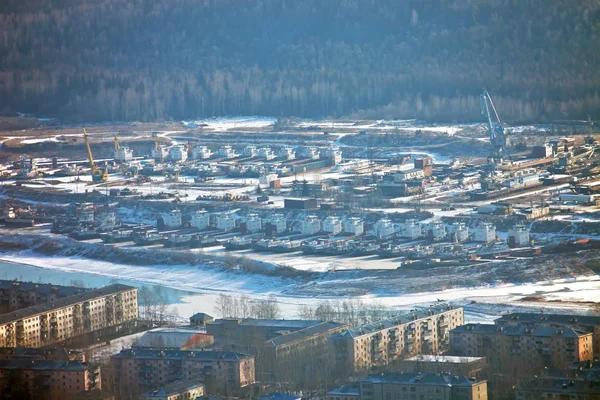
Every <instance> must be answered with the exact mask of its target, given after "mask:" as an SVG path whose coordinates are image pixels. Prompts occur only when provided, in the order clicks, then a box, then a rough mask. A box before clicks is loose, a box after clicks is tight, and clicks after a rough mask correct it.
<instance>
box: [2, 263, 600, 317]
mask: <svg viewBox="0 0 600 400" xmlns="http://www.w3.org/2000/svg"><path fill="white" fill-rule="evenodd" d="M2 259H3V260H7V261H11V262H18V263H25V264H29V265H34V266H38V267H40V268H44V269H50V270H55V271H57V273H69V272H84V273H86V274H92V275H100V276H107V277H111V278H117V279H124V280H129V281H135V282H143V283H148V284H158V285H162V286H165V287H171V288H175V289H178V290H186V291H189V292H192V293H196V294H190V295H188V296H184V297H183V298H182V302H181V303H180V304H177V305H176V307H177V311H178V312H179V314H180V315H181V316H182V317H184V318H185V317H189V316H191V315H192V314H193V313H195V312H197V311H203V312H208V313H209V314H210V313H212V315H215V314H216V311H217V310H215V302H216V299H217V298H218V296H219V295H220V294H221V293H226V294H229V295H233V296H240V295H242V294H246V295H248V296H249V297H250V298H254V299H264V298H266V297H268V296H269V295H275V296H277V298H278V300H279V302H280V307H281V310H282V315H283V316H284V317H287V318H292V317H295V316H297V311H298V308H299V306H300V305H304V304H308V305H314V304H316V303H318V302H320V301H322V300H323V299H324V297H307V296H297V295H294V294H291V293H289V291H286V290H285V289H286V288H287V287H289V285H290V284H291V281H290V280H289V279H287V280H286V279H283V278H274V277H266V276H257V275H249V274H244V273H241V272H240V271H237V270H229V271H219V270H217V269H215V270H212V269H210V268H208V269H207V268H198V267H196V266H190V265H180V266H146V267H140V266H129V265H123V264H113V263H109V262H102V261H94V260H87V259H80V258H70V257H40V256H27V255H26V254H14V255H9V254H5V255H3V256H2ZM15 268H16V269H17V270H18V265H16V266H15ZM67 276H68V274H67ZM524 296H543V297H544V299H545V300H546V302H545V303H537V302H529V303H526V306H529V307H530V308H531V307H534V308H535V307H539V308H546V309H547V308H557V309H561V308H567V309H569V310H570V311H576V310H577V306H573V305H569V304H566V305H563V304H562V303H561V302H568V301H598V300H600V276H598V275H595V276H588V277H580V278H572V279H557V280H554V281H541V282H535V283H526V284H506V285H496V286H484V287H470V288H467V287H465V288H458V289H450V290H443V291H432V292H425V293H410V294H403V295H391V294H386V293H378V294H377V295H375V294H372V295H368V296H361V297H359V298H360V299H361V300H362V301H364V302H365V303H367V304H369V303H371V304H378V305H384V306H387V307H389V308H391V309H398V310H402V309H408V308H412V307H414V306H416V305H428V304H431V303H433V302H435V301H437V300H438V299H441V300H444V301H450V302H453V303H456V304H464V305H466V306H467V309H472V310H474V311H473V312H474V314H473V318H474V320H478V321H481V320H486V319H492V318H493V317H494V316H497V315H501V314H502V313H503V312H506V311H507V310H509V309H511V307H514V306H515V304H520V305H521V306H522V305H523V304H524V302H523V301H522V299H523V297H524ZM342 298H343V297H342ZM335 299H341V298H340V297H335ZM550 301H558V302H553V303H549V302H550ZM217 315H218V314H217Z"/></svg>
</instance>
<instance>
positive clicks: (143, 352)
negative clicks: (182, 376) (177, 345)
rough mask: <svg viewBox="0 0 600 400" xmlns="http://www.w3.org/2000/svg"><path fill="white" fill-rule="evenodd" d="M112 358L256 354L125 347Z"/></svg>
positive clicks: (213, 357)
mask: <svg viewBox="0 0 600 400" xmlns="http://www.w3.org/2000/svg"><path fill="white" fill-rule="evenodd" d="M111 358H136V359H144V360H147V359H163V360H181V359H184V358H187V359H190V358H193V359H196V360H204V361H215V360H223V361H239V360H244V359H247V358H254V356H251V355H248V354H243V353H236V352H233V351H217V350H174V349H166V350H157V349H124V350H121V352H120V353H117V354H115V355H113V356H112V357H111Z"/></svg>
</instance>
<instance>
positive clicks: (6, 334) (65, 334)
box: [0, 285, 138, 347]
mask: <svg viewBox="0 0 600 400" xmlns="http://www.w3.org/2000/svg"><path fill="white" fill-rule="evenodd" d="M137 318H138V302H137V288H134V287H131V286H126V285H110V286H106V287H104V288H100V289H93V290H89V291H86V292H83V293H80V294H76V295H73V296H68V297H64V298H61V299H56V300H54V301H51V302H48V303H44V304H40V305H37V306H32V307H28V308H24V309H21V310H18V311H15V312H11V313H9V314H5V315H2V316H0V346H6V347H41V346H45V345H50V344H53V343H57V342H61V341H64V340H67V339H69V338H72V337H75V336H79V335H83V334H88V333H91V332H96V331H102V330H104V329H107V328H117V327H118V326H120V325H121V324H123V323H125V322H128V321H132V320H135V319H137Z"/></svg>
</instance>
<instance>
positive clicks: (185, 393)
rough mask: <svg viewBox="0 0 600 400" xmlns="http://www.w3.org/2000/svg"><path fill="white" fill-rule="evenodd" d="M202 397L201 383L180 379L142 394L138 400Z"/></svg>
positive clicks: (190, 399)
mask: <svg viewBox="0 0 600 400" xmlns="http://www.w3.org/2000/svg"><path fill="white" fill-rule="evenodd" d="M202 396H204V384H203V383H202V382H197V381H190V380H186V379H181V380H178V381H175V382H173V383H168V384H166V385H162V386H160V387H158V388H156V389H152V390H149V391H147V392H145V393H142V394H141V395H140V396H139V397H138V399H139V400H196V399H198V398H202Z"/></svg>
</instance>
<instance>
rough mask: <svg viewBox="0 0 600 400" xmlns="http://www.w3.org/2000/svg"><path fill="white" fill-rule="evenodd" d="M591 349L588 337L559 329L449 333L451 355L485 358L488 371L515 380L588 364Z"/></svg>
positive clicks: (479, 328)
mask: <svg viewBox="0 0 600 400" xmlns="http://www.w3.org/2000/svg"><path fill="white" fill-rule="evenodd" d="M592 345H593V342H592V334H591V333H583V332H578V331H575V330H574V329H572V328H562V327H561V328H551V327H535V328H534V327H528V326H520V325H516V326H498V325H492V324H467V325H463V326H459V327H457V328H454V329H453V330H452V331H451V332H450V347H451V351H452V354H454V355H460V356H469V357H470V356H485V357H486V359H487V362H488V365H489V368H490V369H491V370H494V371H498V372H503V373H505V374H512V375H515V376H519V375H531V374H532V373H537V372H538V371H539V370H541V369H543V368H544V367H555V368H568V367H569V365H571V364H572V363H574V362H579V361H584V360H591V359H592V358H593V348H592Z"/></svg>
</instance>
